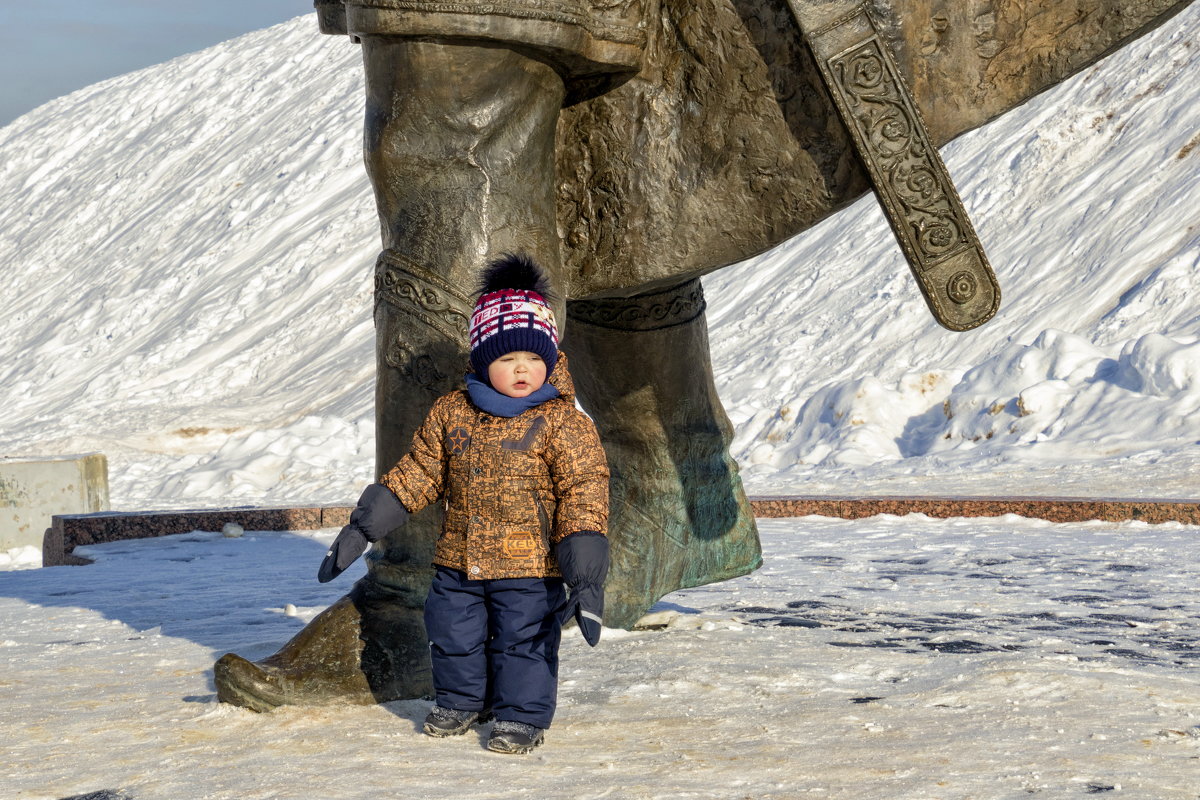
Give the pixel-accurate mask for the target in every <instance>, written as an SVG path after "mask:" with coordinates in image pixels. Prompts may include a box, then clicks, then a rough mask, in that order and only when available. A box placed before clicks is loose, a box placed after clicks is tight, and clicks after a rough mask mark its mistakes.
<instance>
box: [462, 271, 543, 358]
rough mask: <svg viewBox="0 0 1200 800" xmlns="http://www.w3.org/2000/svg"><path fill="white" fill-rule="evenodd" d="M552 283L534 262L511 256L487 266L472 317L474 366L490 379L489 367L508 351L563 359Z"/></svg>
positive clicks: (472, 355)
mask: <svg viewBox="0 0 1200 800" xmlns="http://www.w3.org/2000/svg"><path fill="white" fill-rule="evenodd" d="M549 297H550V284H549V281H548V280H547V279H546V275H545V273H544V272H542V269H541V267H539V266H538V265H537V264H536V263H535V262H534V261H533V259H531V258H530V257H529V256H526V255H519V254H518V255H514V254H511V253H506V254H505V255H503V256H501V257H500V258H497V259H495V260H494V261H491V262H489V263H488V265H487V267H485V268H484V271H483V276H482V281H481V286H480V295H479V299H478V300H477V301H475V311H474V313H472V314H471V326H470V334H471V368H472V369H473V370H475V374H476V375H478V376H479V377H480V378H481V379H483V380H485V381H486V380H487V373H488V366H489V365H490V364H491V363H492V362H493V361H495V360H496V359H497V358H499V357H500V356H502V355H504V354H505V353H511V352H513V351H515V350H524V351H526V352H530V353H537V354H538V355H539V356H541V357H542V360H543V361H545V362H546V375H550V373H551V372H553V371H554V365H555V363H557V361H558V325H557V324H556V323H555V321H554V311H553V310H552V309H551V308H550V302H549V300H548V298H549Z"/></svg>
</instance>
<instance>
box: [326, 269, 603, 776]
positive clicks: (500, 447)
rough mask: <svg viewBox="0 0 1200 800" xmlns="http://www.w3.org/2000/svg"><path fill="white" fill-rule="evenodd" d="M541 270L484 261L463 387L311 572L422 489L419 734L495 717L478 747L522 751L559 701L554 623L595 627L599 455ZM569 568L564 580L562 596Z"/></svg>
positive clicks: (373, 534)
mask: <svg viewBox="0 0 1200 800" xmlns="http://www.w3.org/2000/svg"><path fill="white" fill-rule="evenodd" d="M547 296H548V292H547V283H546V279H545V277H544V275H543V273H542V271H541V269H540V268H539V267H538V266H537V265H536V264H535V263H534V262H533V261H532V260H530V259H529V258H527V257H524V256H514V255H506V256H504V257H502V258H499V259H497V260H495V261H493V262H491V263H490V264H488V266H487V268H486V270H485V272H484V277H483V286H482V292H481V294H480V296H479V299H478V301H477V302H476V304H475V309H474V313H473V314H472V315H471V322H470V346H471V368H472V370H473V371H472V372H471V373H469V374H468V375H467V376H466V383H467V388H466V389H465V390H456V391H453V392H450V393H449V394H447V395H445V396H443V397H441V398H439V399H438V400H437V401H436V402H435V403H434V405H433V408H432V409H431V410H430V412H429V414H428V416H427V417H426V419H425V421H424V423H423V424H422V425H421V427H420V429H419V430H418V431H417V433H416V434H415V435H414V436H413V441H412V447H411V448H410V450H409V452H408V453H407V454H406V455H405V456H404V457H403V458H401V459H400V461H399V462H398V463H397V464H396V466H394V467H393V468H392V469H391V470H390V471H388V472H387V473H386V474H385V475H384V476H383V477H382V478H381V479H380V482H379V483H377V484H373V485H371V486H369V487H367V489H366V491H364V492H363V495H362V497H361V498H360V499H359V502H358V506H357V507H356V508H355V510H354V512H353V513H352V514H351V517H350V524H349V525H347V526H346V527H345V528H343V529H342V531H341V532H340V533H339V534H338V536H337V539H335V540H334V543H333V545H332V546H331V548H330V550H329V553H328V554H327V555H326V557H325V561H324V562H323V563H322V564H321V569H320V571H319V573H318V578H319V579H320V580H321V581H328V580H331V579H332V578H334V577H336V576H337V575H338V574H339V573H341V572H342V570H344V569H345V568H346V567H347V566H349V565H350V563H352V562H353V561H354V560H355V559H356V558H358V556H360V555H361V554H362V552H363V551H364V550H365V549H366V546H367V543H368V542H374V541H378V540H379V539H380V538H382V537H383V536H385V535H387V534H388V533H389V532H390V531H392V530H394V529H395V528H397V527H399V526H400V525H403V524H404V522H405V521H407V519H408V516H409V514H414V513H416V512H417V511H419V510H421V509H422V508H424V507H425V506H427V505H429V504H430V503H433V502H436V501H438V500H441V501H442V503H443V504H444V508H445V518H444V521H443V523H442V532H441V536H440V538H439V539H438V542H437V549H436V553H435V555H434V562H433V563H434V567H435V574H434V578H433V584H432V586H431V587H430V590H429V597H428V599H427V600H426V603H425V627H426V630H427V632H428V634H429V643H430V654H431V659H432V666H433V685H434V693H435V701H436V702H435V705H434V706H433V709H432V710H431V711H430V712H429V716H428V717H427V718H426V719H425V725H424V730H425V733H427V734H429V735H430V736H439V737H440V736H453V735H459V734H463V733H466V732H467V730H469V729H470V727H471V725H473V724H483V723H486V722H489V721H491V720H492V719H495V724H494V725H493V727H492V731H491V735H490V737H489V739H488V744H487V746H488V749H490V750H494V751H497V752H501V753H528V752H530V751H531V750H533V748H535V747H537V746H538V745H539V744H541V743H542V741H543V739H544V732H545V730H546V729H547V728H548V727H549V726H550V722H551V719H552V718H553V716H554V709H555V703H556V695H557V687H558V646H559V638H560V625H561V623H562V622H564V621H566V620H567V619H569V618H570V617H571V616H574V617H575V618H576V619H577V620H578V622H579V625H580V628H581V630H582V632H583V635H584V637H585V639H586V640H587V642H588V644H590V645H593V646H594V645H595V644H596V642H597V641H598V640H599V637H600V628H601V615H602V614H603V610H604V589H603V585H604V578H605V575H606V574H607V572H608V562H609V554H608V539H607V537H606V528H607V524H608V466H607V464H606V462H605V457H604V450H603V448H602V447H601V445H600V439H599V436H598V435H597V433H596V428H595V426H594V425H593V424H592V421H591V420H590V419H588V418H587V416H585V415H584V414H583V413H582V412H580V411H579V410H578V409H576V408H575V405H574V387H573V385H572V383H571V377H570V374H569V372H568V371H567V364H566V356H564V355H562V354H561V353H560V352H559V351H558V328H557V326H556V324H555V320H554V313H553V312H552V310H551V308H550V304H549V303H548V302H547ZM564 582H565V584H566V586H567V587H570V589H571V597H570V600H569V601H568V600H567V597H566V592H565V589H564Z"/></svg>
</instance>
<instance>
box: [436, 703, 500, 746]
mask: <svg viewBox="0 0 1200 800" xmlns="http://www.w3.org/2000/svg"><path fill="white" fill-rule="evenodd" d="M491 719H492V712H490V711H456V710H455V709H453V708H442V707H441V706H436V705H435V706H434V707H433V708H431V709H430V710H429V715H428V716H426V717H425V732H426V733H427V734H429V735H430V736H436V737H438V738H441V737H443V736H461V735H463V734H464V733H466V732H467V731H468V730H469V729H470V728H471V726H472V725H476V724H478V725H483V724H484V723H486V722H490V721H491Z"/></svg>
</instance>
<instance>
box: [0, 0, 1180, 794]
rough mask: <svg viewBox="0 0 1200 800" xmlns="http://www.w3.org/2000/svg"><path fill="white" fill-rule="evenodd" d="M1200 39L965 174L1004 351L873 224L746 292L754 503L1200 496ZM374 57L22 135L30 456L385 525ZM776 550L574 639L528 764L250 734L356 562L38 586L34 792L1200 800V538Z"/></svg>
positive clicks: (417, 715) (712, 286)
mask: <svg viewBox="0 0 1200 800" xmlns="http://www.w3.org/2000/svg"><path fill="white" fill-rule="evenodd" d="M1198 43H1200V6H1193V7H1192V8H1189V9H1188V10H1187V11H1185V12H1184V13H1182V14H1181V15H1180V16H1179V17H1177V18H1175V19H1174V20H1172V21H1171V22H1170V23H1169V24H1168V25H1167V26H1166V27H1164V28H1163V29H1161V30H1159V31H1157V32H1155V33H1154V34H1152V35H1151V36H1149V37H1146V38H1145V39H1143V40H1141V41H1139V42H1136V43H1134V44H1133V45H1132V46H1130V47H1128V48H1126V49H1125V50H1123V51H1121V52H1120V53H1118V54H1116V55H1115V56H1113V57H1112V58H1110V59H1108V60H1106V61H1105V62H1103V63H1102V64H1099V65H1097V66H1095V67H1093V68H1090V69H1088V70H1086V71H1085V72H1083V73H1081V74H1080V75H1079V76H1077V77H1076V78H1074V79H1072V80H1070V81H1068V82H1067V83H1065V84H1063V85H1062V86H1060V87H1057V88H1055V89H1054V90H1052V91H1050V92H1047V93H1046V94H1044V95H1042V96H1040V97H1037V98H1035V99H1033V100H1032V101H1030V102H1029V103H1028V104H1026V105H1025V106H1023V107H1022V108H1020V109H1018V110H1016V111H1015V112H1013V113H1011V114H1009V115H1007V116H1006V117H1004V118H1003V119H1001V120H998V121H997V122H995V123H993V124H991V125H989V126H987V127H985V128H983V129H981V130H979V131H975V132H973V133H971V134H969V135H967V136H964V137H962V138H961V139H959V140H958V141H956V142H954V143H952V144H951V145H950V146H948V147H947V148H945V150H944V152H943V154H944V156H945V158H946V161H947V162H948V164H949V167H950V169H951V171H952V172H953V174H954V175H955V178H956V180H957V181H958V183H959V188H960V190H961V192H962V194H963V196H964V200H965V202H966V205H967V207H968V209H969V210H970V211H971V212H972V213H973V215H974V218H975V221H976V225H977V227H978V229H979V233H980V236H981V238H982V239H983V241H984V244H985V246H986V247H987V249H988V252H989V255H990V258H991V261H992V263H993V265H994V266H995V268H996V271H997V273H998V275H999V277H1000V281H1001V284H1002V286H1003V288H1004V292H1005V300H1004V304H1003V307H1002V310H1001V312H1000V314H999V315H998V316H997V318H996V319H995V320H993V321H992V322H990V323H989V324H988V325H986V326H984V327H983V328H982V329H980V330H978V331H974V332H971V333H966V334H953V333H949V332H946V331H944V330H942V329H941V328H939V327H937V326H936V325H935V324H934V323H933V322H932V320H931V319H930V317H929V316H928V313H927V312H926V311H925V309H924V306H923V304H922V302H921V300H920V298H919V295H918V293H917V290H916V288H915V286H914V285H913V282H912V280H911V279H910V277H909V276H908V275H907V268H906V267H905V266H904V264H903V261H902V259H901V257H900V254H899V252H898V250H897V248H896V246H895V244H894V242H893V241H892V239H891V235H890V233H889V232H888V231H887V229H886V225H885V224H884V222H883V220H882V217H881V216H880V214H879V212H878V210H877V209H876V208H875V206H874V201H873V200H872V199H871V198H866V199H864V200H863V201H862V202H860V203H858V204H856V205H855V206H854V207H852V208H851V209H849V210H847V211H846V212H844V213H842V214H840V215H838V216H837V217H835V218H833V219H831V220H829V221H827V222H826V223H825V224H823V225H821V226H818V227H817V228H816V229H814V230H812V231H809V232H807V233H805V234H804V235H802V236H800V237H797V238H796V239H794V240H792V241H791V242H788V243H786V244H785V245H783V246H781V247H780V248H778V249H777V250H775V251H773V252H772V253H769V254H766V255H764V256H762V257H760V258H757V259H754V260H752V261H750V262H747V263H745V264H742V265H739V266H737V267H734V268H731V269H728V270H725V271H722V272H720V273H716V274H714V275H712V276H709V277H708V278H707V279H706V288H707V292H708V297H709V324H710V329H711V340H712V342H713V362H714V368H715V371H716V373H717V381H718V388H719V391H720V392H721V396H722V398H723V399H724V401H725V403H726V405H727V407H728V409H729V412H730V415H731V417H732V418H733V420H734V422H735V423H736V426H737V440H736V442H735V450H736V455H737V456H738V458H739V459H740V460H741V461H742V463H743V465H744V473H743V474H744V477H745V479H746V483H747V486H748V488H749V490H750V491H751V493H753V494H788V493H807V494H811V493H825V492H832V493H839V494H844V493H853V494H869V493H899V492H914V491H915V492H919V493H922V494H932V493H941V492H956V493H963V494H973V495H978V494H987V493H996V492H1000V493H1005V494H1050V495H1072V494H1075V495H1095V494H1107V495H1120V496H1143V497H1152V496H1174V497H1188V498H1194V497H1196V495H1197V491H1196V490H1197V483H1196V477H1195V476H1196V475H1197V474H1200V463H1198V462H1200V458H1198V456H1197V453H1198V451H1200V312H1197V310H1196V308H1197V306H1196V300H1195V299H1196V297H1197V287H1198V285H1200V280H1198V272H1200V181H1198V180H1197V177H1198V176H1200V129H1198V128H1197V126H1196V116H1195V109H1196V108H1197V107H1200V106H1198V103H1200V81H1197V80H1196V76H1197V75H1200V46H1198ZM358 58H359V54H358V52H357V50H356V48H355V47H353V46H352V45H350V44H349V43H347V42H346V41H345V40H342V39H335V38H329V37H320V36H318V35H317V34H316V23H315V21H314V19H313V18H312V16H311V15H310V16H308V17H305V18H299V19H297V20H294V21H292V22H289V23H286V24H284V25H281V26H277V27H275V28H271V29H269V30H266V31H262V32H258V33H254V34H250V35H248V36H244V37H241V38H239V39H237V40H234V41H232V42H229V43H226V44H223V45H220V46H217V47H214V48H211V49H209V50H206V51H203V52H201V53H197V54H194V55H190V56H186V57H183V58H180V59H176V60H174V61H171V62H169V63H167V64H164V65H161V66H159V67H155V68H152V69H148V70H143V71H141V72H138V73H133V74H131V75H127V76H123V77H120V78H116V79H113V80H111V81H106V82H104V83H101V84H97V85H96V86H94V87H89V88H88V89H84V90H82V91H80V92H77V93H75V94H72V95H69V96H67V97H65V98H61V99H60V100H57V101H55V102H53V103H50V104H48V105H46V106H44V107H42V108H40V109H37V110H35V111H34V112H31V113H30V114H28V115H26V116H24V117H22V118H20V119H18V120H17V121H15V122H14V123H12V124H11V125H9V126H7V127H5V128H3V129H0V193H2V195H3V196H4V197H5V200H6V202H5V203H4V204H2V205H0V264H3V268H2V269H3V275H4V281H5V283H4V285H5V292H4V293H3V294H0V387H2V389H0V392H2V394H0V400H2V405H0V408H2V409H3V410H2V411H0V415H2V416H0V455H6V456H20V455H54V454H61V453H71V452H80V451H92V450H100V451H103V452H105V453H106V454H107V455H108V457H109V459H110V469H111V482H112V491H111V494H112V498H113V503H114V506H115V507H117V508H120V509H129V510H134V509H150V508H167V507H183V506H199V507H211V506H218V505H234V504H272V505H276V504H287V503H303V504H305V505H308V504H313V503H347V502H350V501H352V500H353V498H354V497H356V496H357V494H358V491H359V490H360V488H361V486H362V485H363V484H365V483H366V482H367V481H368V480H369V479H370V473H371V468H372V463H371V462H372V454H373V451H374V442H373V436H374V434H373V419H372V412H371V404H372V395H373V375H372V372H373V364H374V358H373V347H374V344H373V331H372V325H371V314H370V304H371V283H370V267H371V264H372V262H373V259H374V256H375V252H376V250H377V248H378V232H377V227H376V222H375V218H374V212H373V208H372V200H371V193H370V189H369V186H368V184H367V181H366V178H365V175H364V173H363V170H362V166H361V160H360V152H359V148H360V124H361V122H360V117H361V114H362V95H363V92H362V86H361V67H360V66H359V63H358ZM761 531H762V535H763V540H764V550H765V559H766V564H765V566H764V567H763V568H762V569H761V570H760V571H758V572H757V573H755V574H754V575H751V576H747V577H745V578H741V579H738V580H735V581H729V582H726V583H722V584H718V585H714V586H709V587H702V588H700V589H694V590H689V591H686V592H679V593H675V594H673V595H671V596H669V597H667V598H665V600H664V602H663V603H661V604H660V605H659V606H658V608H657V610H656V614H657V617H656V618H655V619H656V620H657V622H658V623H659V624H658V625H657V626H655V628H656V629H653V630H639V631H634V632H622V631H609V632H607V633H606V636H605V639H604V641H602V642H601V645H600V647H598V648H596V649H595V650H592V649H589V648H587V647H586V645H585V644H584V643H583V642H582V641H581V640H580V639H579V638H578V636H577V634H574V633H569V634H568V637H567V639H566V642H565V644H564V648H563V674H562V689H561V694H562V707H561V711H560V715H559V718H558V721H557V722H556V724H555V726H554V728H553V729H552V730H551V732H550V736H549V741H548V743H547V745H546V746H545V747H544V748H542V749H540V750H538V751H537V752H536V753H535V754H534V755H533V756H532V757H529V758H524V759H513V758H505V757H501V756H496V755H493V754H489V753H487V752H486V751H484V750H483V748H482V746H481V741H480V739H479V737H478V736H475V735H469V736H467V737H465V738H463V739H461V740H455V741H448V742H447V741H440V742H439V741H433V740H430V739H428V738H426V737H423V736H421V735H420V734H419V733H418V732H417V731H418V728H419V721H420V720H421V718H422V717H423V715H424V712H425V709H426V708H427V705H428V704H427V703H426V702H423V701H411V702H403V703H393V704H388V705H383V706H377V707H369V708H361V707H354V708H331V709H315V710H314V709H283V710H280V711H277V712H275V713H273V714H269V715H256V714H253V713H251V712H247V711H244V710H241V709H236V708H231V707H226V706H222V705H220V704H217V703H216V702H215V698H214V690H213V685H212V678H211V665H212V662H213V660H214V659H215V658H216V657H218V656H220V655H221V654H222V653H223V652H225V651H227V650H235V651H237V652H239V653H241V654H243V655H247V656H250V657H261V656H264V655H267V654H268V653H270V652H272V651H274V650H275V649H276V648H277V647H278V645H279V644H280V643H282V642H283V641H285V640H286V639H287V638H288V637H289V636H290V635H291V634H292V633H294V632H295V631H296V630H298V629H299V628H300V627H301V626H302V625H303V624H304V622H305V621H306V620H308V619H311V617H312V616H313V615H315V614H316V613H317V612H318V611H319V610H320V609H321V608H323V607H324V606H325V605H327V604H328V603H329V602H331V601H332V600H333V599H335V598H336V597H337V596H338V595H339V594H340V593H341V592H342V591H344V590H345V588H346V587H347V586H348V585H349V583H350V580H351V579H352V578H353V577H355V575H357V574H358V572H357V570H361V565H359V566H357V567H356V568H355V570H356V571H355V572H353V573H352V574H351V575H349V576H346V577H345V578H342V579H340V580H339V581H338V582H336V583H334V584H331V585H320V584H318V583H317V582H316V581H315V579H314V573H315V569H316V565H317V563H318V562H319V560H320V557H321V555H322V553H323V551H324V548H325V546H326V544H327V543H328V541H329V539H330V537H331V536H332V535H333V531H320V532H315V533H313V534H311V535H307V536H300V535H292V534H282V533H272V532H250V533H248V534H247V535H246V536H244V537H242V538H238V539H226V538H224V537H222V536H220V535H219V534H215V535H214V534H198V533H194V534H189V535H184V536H175V537H167V538H164V539H158V540H145V541H137V542H127V543H115V544H109V545H103V546H99V547H95V548H90V549H89V550H88V552H87V554H88V555H89V556H91V557H93V558H95V559H96V560H97V563H96V564H94V565H93V566H90V567H86V568H79V567H55V568H47V569H22V567H35V566H37V564H38V563H39V562H38V557H37V554H36V553H34V552H29V551H16V552H13V553H9V554H7V555H5V554H0V568H4V567H8V568H9V569H7V570H5V571H0V708H2V712H0V713H2V715H3V716H2V717H0V720H2V721H0V748H2V752H4V753H5V758H4V759H3V760H0V797H3V798H8V797H13V798H22V800H37V799H42V800H45V799H47V798H51V799H57V798H61V797H64V796H70V795H79V794H85V793H89V792H105V791H107V792H108V794H107V795H106V796H107V797H108V798H136V800H156V799H157V798H163V799H164V800H200V799H201V798H230V799H231V800H232V799H233V798H237V800H250V799H251V798H293V797H294V798H309V797H338V798H342V797H345V798H357V797H364V798H366V797H378V796H396V797H414V798H426V797H428V798H440V797H463V796H471V797H478V798H518V797H522V798H523V797H529V796H542V797H552V798H558V797H570V798H601V797H608V798H636V799H639V800H640V799H641V798H647V799H648V798H656V799H657V798H662V799H663V800H677V799H679V798H730V799H731V800H732V799H733V798H739V799H740V798H756V800H757V799H758V798H779V799H780V800H782V799H783V798H788V799H789V800H790V799H791V798H800V797H825V798H846V799H847V800H849V799H850V798H853V800H872V798H880V800H883V799H884V798H887V800H893V799H895V798H900V799H904V798H911V799H912V800H967V798H972V799H973V800H1009V798H1013V799H1014V800H1015V798H1018V797H1021V798H1023V797H1028V796H1031V795H1035V796H1040V797H1045V798H1055V800H1058V798H1068V797H1075V796H1081V795H1090V794H1103V795H1111V796H1114V797H1129V798H1137V800H1160V799H1163V800H1185V799H1186V800H1195V798H1197V797H1200V789H1198V788H1197V787H1200V681H1198V680H1197V654H1198V652H1200V651H1198V649H1197V645H1196V642H1197V641H1198V640H1200V601H1197V600H1196V595H1195V586H1196V585H1197V582H1198V579H1200V538H1198V536H1197V534H1198V533H1200V530H1198V529H1196V528H1188V527H1183V526H1177V525H1161V526H1153V527H1151V526H1145V525H1141V524H1138V523H1126V524H1120V525H1114V524H1099V523H1097V524H1086V525H1080V524H1074V525H1052V524H1050V523H1044V522H1037V521H1030V520H1022V519H1017V518H1011V517H1008V518H1000V519H989V520H941V521H939V520H929V519H926V518H923V517H919V516H912V517H905V518H902V519H896V518H889V517H877V518H874V519H871V520H865V521H861V520H860V521H854V522H851V521H843V520H830V519H822V518H805V519H800V520H763V521H761ZM14 567H16V568H17V569H12V568H14ZM651 621H654V620H653V619H652V620H651Z"/></svg>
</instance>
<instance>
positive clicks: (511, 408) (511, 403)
mask: <svg viewBox="0 0 1200 800" xmlns="http://www.w3.org/2000/svg"><path fill="white" fill-rule="evenodd" d="M467 392H468V393H469V394H470V395H471V402H472V403H474V404H475V405H477V406H479V407H480V408H482V409H483V410H484V411H486V412H487V413H489V414H491V415H492V416H494V417H516V416H520V415H521V414H524V413H525V412H526V411H528V410H529V409H531V408H533V407H534V406H540V405H541V404H542V403H544V402H546V401H547V400H553V399H554V398H555V397H558V389H555V388H554V387H553V386H551V385H550V382H549V381H546V382H545V383H543V384H542V386H541V388H540V389H538V390H537V391H536V392H533V393H531V394H529V395H526V396H525V397H509V396H508V395H506V394H500V393H499V392H497V391H496V390H495V389H493V388H492V387H491V386H489V385H488V384H486V383H484V382H483V381H481V380H479V378H478V377H476V376H475V373H474V372H468V373H467Z"/></svg>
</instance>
